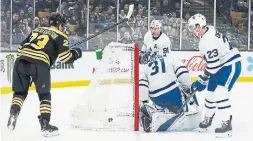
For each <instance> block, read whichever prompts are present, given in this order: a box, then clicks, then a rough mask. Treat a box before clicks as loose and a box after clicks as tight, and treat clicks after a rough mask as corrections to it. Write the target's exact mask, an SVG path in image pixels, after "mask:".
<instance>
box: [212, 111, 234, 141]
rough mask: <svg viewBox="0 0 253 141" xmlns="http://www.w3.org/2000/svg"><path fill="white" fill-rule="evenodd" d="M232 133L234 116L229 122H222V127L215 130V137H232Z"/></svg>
mask: <svg viewBox="0 0 253 141" xmlns="http://www.w3.org/2000/svg"><path fill="white" fill-rule="evenodd" d="M231 131H232V115H231V116H230V119H229V120H227V121H222V124H221V127H219V128H216V129H215V136H216V137H217V138H224V137H231V136H232V134H231Z"/></svg>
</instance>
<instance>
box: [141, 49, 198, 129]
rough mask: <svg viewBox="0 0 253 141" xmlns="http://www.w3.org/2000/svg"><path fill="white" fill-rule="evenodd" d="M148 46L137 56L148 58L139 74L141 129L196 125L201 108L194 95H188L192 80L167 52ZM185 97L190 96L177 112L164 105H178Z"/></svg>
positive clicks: (189, 127)
mask: <svg viewBox="0 0 253 141" xmlns="http://www.w3.org/2000/svg"><path fill="white" fill-rule="evenodd" d="M158 49H161V50H163V48H158ZM149 50H150V51H149V52H146V54H142V55H141V56H140V57H141V58H142V59H140V60H148V61H145V62H146V64H144V65H143V67H141V70H140V78H139V94H140V119H141V121H140V125H141V127H142V129H143V130H144V131H146V132H160V131H185V130H187V131H189V130H193V129H195V128H197V127H198V124H199V123H200V121H201V110H200V108H199V106H198V101H197V98H196V96H195V95H194V96H191V94H192V93H193V92H190V86H191V80H190V76H189V72H188V70H187V69H186V67H185V65H184V64H183V63H182V62H181V61H180V60H179V59H178V58H177V57H175V56H173V55H172V54H170V53H168V52H165V53H167V54H166V55H165V54H163V53H164V52H162V51H159V50H157V48H152V47H151V49H149ZM143 57H146V58H143ZM140 63H141V62H140ZM188 97H192V98H191V100H190V101H189V103H187V104H186V106H185V107H184V109H183V110H182V111H181V112H180V113H179V114H176V113H173V112H171V111H169V110H168V109H167V108H166V107H167V105H173V106H175V107H181V106H182V105H183V103H184V102H185V99H187V98H188Z"/></svg>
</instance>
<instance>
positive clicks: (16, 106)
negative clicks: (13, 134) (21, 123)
mask: <svg viewBox="0 0 253 141" xmlns="http://www.w3.org/2000/svg"><path fill="white" fill-rule="evenodd" d="M24 99H25V98H23V97H22V96H21V95H16V94H14V96H13V98H12V104H11V109H10V117H9V120H8V123H7V128H8V129H9V130H11V131H12V130H14V129H15V127H16V122H17V118H18V115H19V113H20V111H21V108H22V105H23V103H24Z"/></svg>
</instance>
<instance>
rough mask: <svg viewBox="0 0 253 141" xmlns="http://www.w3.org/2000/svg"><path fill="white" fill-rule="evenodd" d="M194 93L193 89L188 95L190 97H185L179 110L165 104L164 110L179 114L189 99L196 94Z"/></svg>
mask: <svg viewBox="0 0 253 141" xmlns="http://www.w3.org/2000/svg"><path fill="white" fill-rule="evenodd" d="M196 92H197V89H194V91H193V92H192V93H191V94H190V96H188V97H187V99H186V100H185V102H184V104H183V105H182V106H181V107H180V108H178V107H175V106H172V105H170V104H166V108H167V109H168V110H169V111H171V112H173V113H176V114H178V113H180V112H181V111H182V110H183V108H184V107H185V106H186V104H187V103H188V102H189V101H190V100H191V98H192V97H193V96H194V95H195V94H196Z"/></svg>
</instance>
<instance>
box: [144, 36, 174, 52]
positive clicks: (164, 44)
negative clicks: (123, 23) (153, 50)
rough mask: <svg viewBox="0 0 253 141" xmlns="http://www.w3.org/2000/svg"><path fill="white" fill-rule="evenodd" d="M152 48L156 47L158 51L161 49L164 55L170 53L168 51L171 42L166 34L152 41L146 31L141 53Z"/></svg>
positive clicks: (169, 50)
mask: <svg viewBox="0 0 253 141" xmlns="http://www.w3.org/2000/svg"><path fill="white" fill-rule="evenodd" d="M154 46H156V47H158V50H161V49H162V51H164V53H167V52H171V49H170V47H171V41H170V39H169V37H168V36H167V35H166V34H164V33H161V35H160V37H158V38H157V39H154V38H153V36H152V33H151V31H148V32H147V33H146V34H145V36H144V44H143V47H142V49H141V51H147V50H148V49H149V48H150V47H154ZM164 48H165V49H164ZM166 48H167V50H166ZM163 49H164V50H163Z"/></svg>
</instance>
